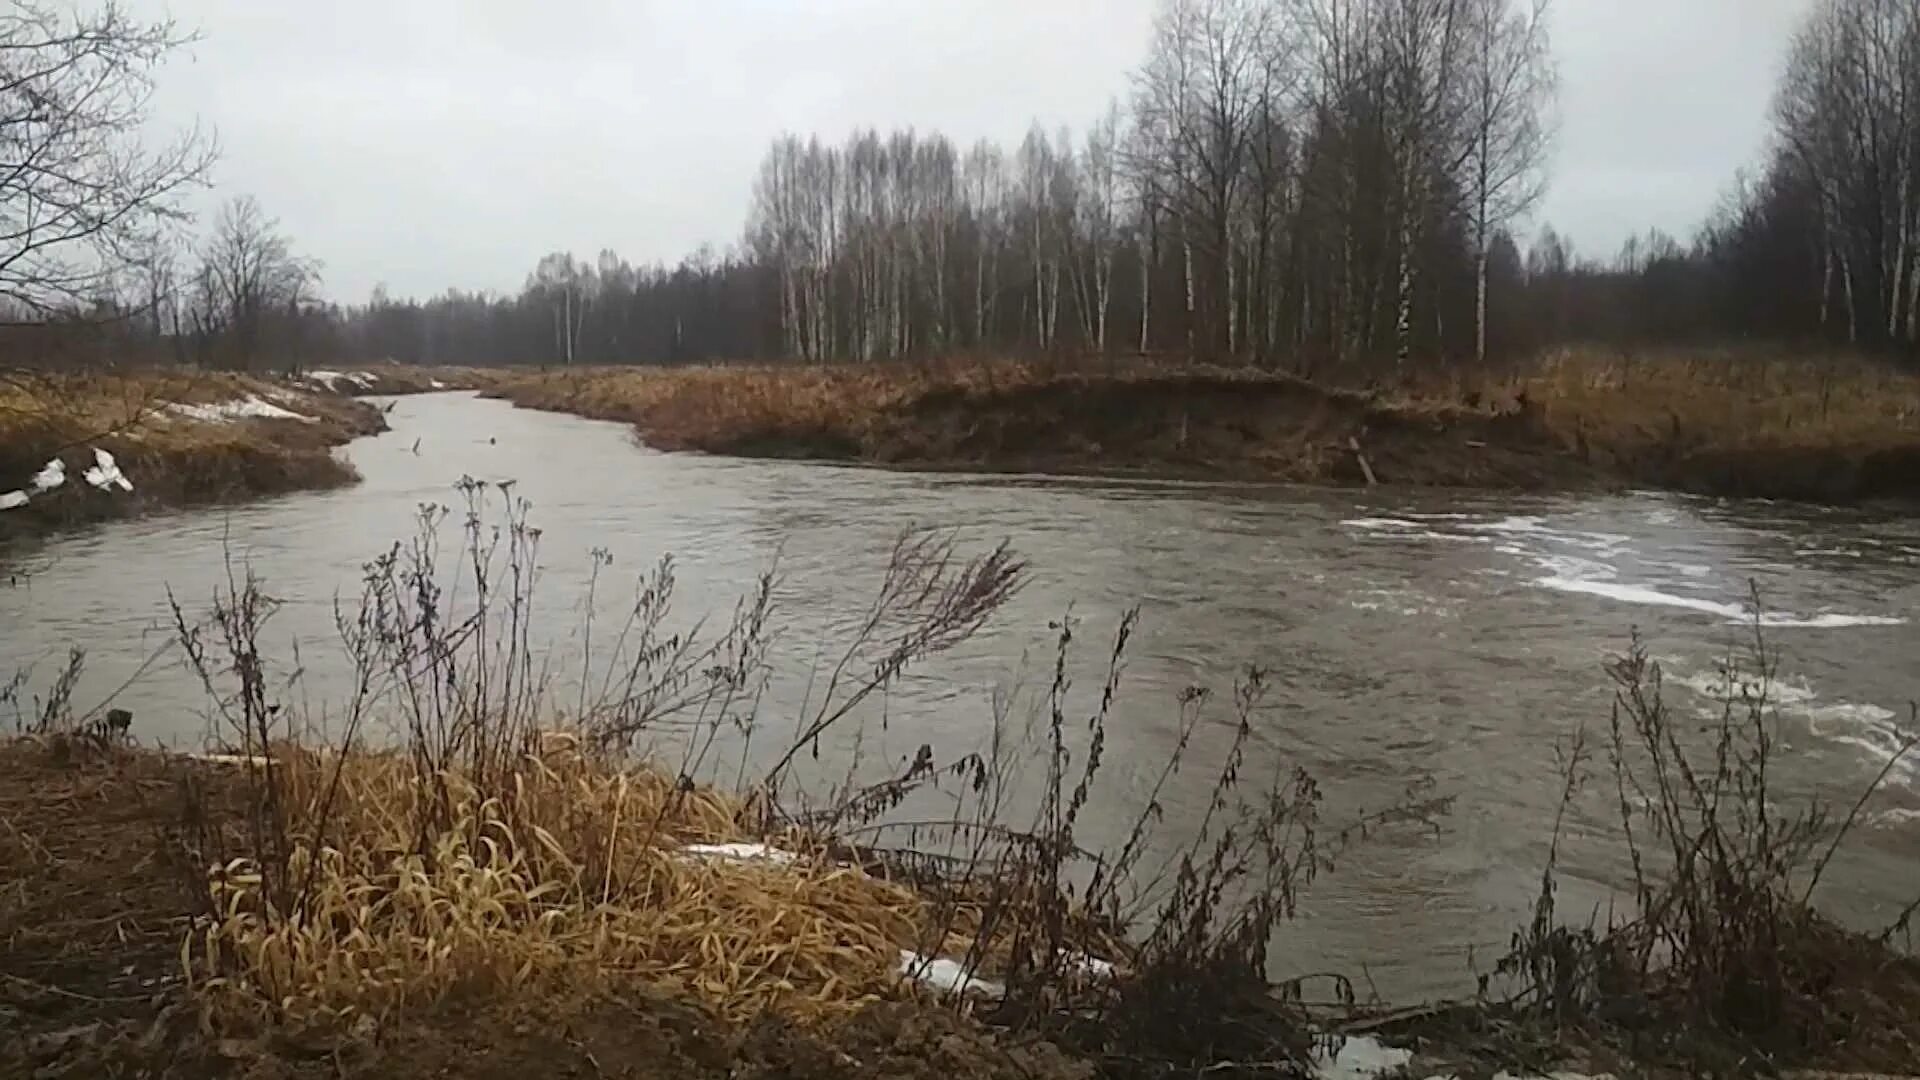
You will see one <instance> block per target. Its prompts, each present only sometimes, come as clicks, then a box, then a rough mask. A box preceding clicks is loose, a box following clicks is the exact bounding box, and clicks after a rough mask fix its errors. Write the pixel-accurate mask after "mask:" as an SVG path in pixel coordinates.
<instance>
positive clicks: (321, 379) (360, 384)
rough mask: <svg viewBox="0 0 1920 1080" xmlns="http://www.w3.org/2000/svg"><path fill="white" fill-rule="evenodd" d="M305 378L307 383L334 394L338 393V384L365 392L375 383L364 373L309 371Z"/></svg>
mask: <svg viewBox="0 0 1920 1080" xmlns="http://www.w3.org/2000/svg"><path fill="white" fill-rule="evenodd" d="M306 378H307V381H308V382H310V383H316V384H318V385H320V386H324V387H326V388H327V389H328V390H331V391H333V392H335V393H339V392H340V384H341V383H343V382H344V383H348V384H351V385H352V386H354V387H356V388H358V389H361V390H366V389H369V388H371V387H372V386H373V385H374V383H375V382H376V381H377V380H375V379H374V377H373V375H372V373H370V372H365V371H309V372H307V375H306Z"/></svg>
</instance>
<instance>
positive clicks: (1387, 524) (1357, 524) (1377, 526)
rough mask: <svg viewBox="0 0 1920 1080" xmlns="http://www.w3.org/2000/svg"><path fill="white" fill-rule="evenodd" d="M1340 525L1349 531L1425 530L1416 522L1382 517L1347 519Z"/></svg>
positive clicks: (1422, 525) (1423, 526)
mask: <svg viewBox="0 0 1920 1080" xmlns="http://www.w3.org/2000/svg"><path fill="white" fill-rule="evenodd" d="M1340 524H1342V525H1345V526H1346V527H1347V528H1349V529H1369V530H1374V531H1378V530H1381V529H1424V528H1426V526H1425V525H1424V524H1422V523H1420V522H1418V521H1408V520H1407V519H1405V518H1383V517H1363V518H1348V519H1347V520H1345V521H1343V522H1341V523H1340Z"/></svg>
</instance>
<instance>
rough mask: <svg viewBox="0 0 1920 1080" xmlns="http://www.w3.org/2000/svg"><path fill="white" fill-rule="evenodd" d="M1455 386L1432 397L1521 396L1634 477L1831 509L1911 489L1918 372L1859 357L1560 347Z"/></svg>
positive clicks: (1919, 445)
mask: <svg viewBox="0 0 1920 1080" xmlns="http://www.w3.org/2000/svg"><path fill="white" fill-rule="evenodd" d="M1451 383H1452V385H1450V386H1446V387H1444V388H1436V390H1437V391H1438V392H1441V393H1446V394H1448V395H1449V396H1458V397H1473V398H1484V399H1496V398H1513V397H1516V396H1519V395H1524V397H1525V400H1526V401H1527V402H1528V403H1529V407H1530V408H1531V409H1532V410H1534V411H1535V412H1537V413H1538V415H1539V416H1540V418H1541V421H1542V424H1543V426H1544V427H1545V428H1546V429H1547V430H1548V431H1550V432H1552V433H1553V434H1554V435H1555V437H1556V438H1557V439H1559V440H1560V442H1561V444H1562V445H1563V446H1565V447H1566V448H1568V449H1570V450H1572V451H1574V452H1575V453H1578V454H1581V455H1585V456H1589V457H1592V458H1594V459H1596V460H1599V461H1601V462H1603V463H1604V464H1606V465H1607V466H1608V467H1609V468H1611V469H1612V470H1614V471H1615V472H1617V473H1619V474H1621V475H1622V476H1624V477H1626V478H1628V479H1630V480H1633V481H1635V482H1641V483H1652V484H1660V485H1666V486H1673V487H1678V488H1683V489H1689V490H1697V491H1702V492H1707V493H1715V494H1732V495H1742V494H1750V495H1765V496H1781V497H1805V498H1810V499H1836V500H1840V499H1848V498H1854V497H1866V496H1874V495H1911V494H1914V493H1915V492H1916V491H1920V485H1917V484H1916V482H1915V480H1914V476H1915V472H1914V468H1913V467H1914V466H1915V465H1916V464H1920V373H1914V372H1910V371H1906V370H1902V369H1899V368H1897V367H1894V366H1892V365H1889V364H1886V363H1882V362H1879V361H1875V360H1871V359H1867V358H1863V357H1858V356H1845V355H1823V356H1807V355H1783V354H1779V353H1773V352H1760V351H1756V350H1752V349H1718V350H1710V349H1698V350H1689V351H1666V352H1656V353H1651V354H1645V355H1635V354H1629V353H1619V352H1604V351H1600V350H1592V349H1583V350H1561V351H1558V352H1556V353H1553V354H1551V355H1549V356H1547V357H1545V358H1543V359H1542V360H1541V361H1540V362H1539V363H1538V364H1537V365H1535V366H1533V367H1531V368H1528V369H1525V370H1524V371H1522V372H1521V373H1519V374H1517V375H1511V376H1506V377H1487V376H1471V375H1470V376H1467V377H1465V378H1461V379H1455V380H1451Z"/></svg>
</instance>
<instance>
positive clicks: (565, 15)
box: [135, 0, 1811, 301]
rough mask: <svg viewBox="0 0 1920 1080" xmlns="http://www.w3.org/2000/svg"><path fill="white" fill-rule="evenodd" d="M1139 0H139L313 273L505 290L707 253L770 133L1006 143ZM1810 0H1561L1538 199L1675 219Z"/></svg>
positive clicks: (1074, 115)
mask: <svg viewBox="0 0 1920 1080" xmlns="http://www.w3.org/2000/svg"><path fill="white" fill-rule="evenodd" d="M1154 3H1155V0H606V2H601V3H592V2H587V0H539V2H533V0H324V2H322V3H319V4H315V3H311V2H306V0H302V2H298V3H296V2H292V0H135V6H136V7H139V8H141V9H142V10H143V11H144V12H145V13H147V14H150V15H157V14H165V13H171V14H172V15H173V16H174V17H176V18H178V19H179V20H180V21H181V22H182V23H183V24H186V25H188V26H193V27H197V28H198V29H199V30H200V31H201V32H202V33H203V34H204V39H203V40H202V41H201V42H200V43H198V44H197V45H195V46H194V47H193V48H192V50H191V54H190V55H188V56H184V57H182V58H181V59H180V60H179V61H178V62H176V63H174V64H172V65H170V66H169V67H168V69H167V70H166V71H165V72H164V73H163V76H162V79H163V82H162V86H161V89H160V92H159V94H158V95H157V101H156V108H157V111H158V113H159V119H161V120H162V121H163V122H167V123H176V124H177V123H186V122H191V121H192V120H193V119H195V118H198V119H199V120H200V121H202V122H203V123H205V124H208V125H210V126H212V127H214V128H215V129H217V130H218V132H219V137H220V142H221V146H222V149H223V155H222V158H221V163H220V167H219V172H218V177H217V179H218V183H219V191H218V192H217V193H215V196H210V197H209V199H208V200H207V202H206V209H208V210H210V209H211V207H212V205H213V203H214V201H216V198H217V197H218V196H224V195H226V194H230V193H239V192H248V193H252V194H253V195H255V196H257V197H258V198H259V199H260V201H261V203H262V205H263V206H264V207H265V208H266V209H267V210H268V212H270V213H272V214H274V215H277V216H278V217H279V218H280V219H281V222H282V224H283V226H284V228H285V230H286V231H287V233H288V234H289V235H290V236H291V237H292V238H293V239H294V241H295V243H296V244H297V246H298V247H299V249H300V250H301V251H303V252H306V253H308V254H311V255H314V256H317V257H318V258H320V259H321V260H322V261H323V262H324V264H325V275H326V287H327V292H328V293H329V294H330V295H332V296H333V297H334V298H335V299H338V300H342V301H360V300H364V299H365V298H366V296H367V295H368V293H369V292H370V291H371V289H372V288H373V286H374V285H375V283H377V282H385V283H386V284H387V285H388V287H389V288H390V289H392V290H393V291H394V292H395V293H397V294H431V293H437V292H440V291H442V290H444V289H446V288H448V287H449V286H457V287H459V288H463V289H498V290H512V289H517V288H518V287H519V286H520V284H521V283H522V281H523V280H524V279H525V277H526V274H527V272H528V271H529V270H530V269H531V268H532V267H533V264H534V263H535V261H537V260H538V259H539V257H540V256H541V255H542V254H543V253H545V252H548V251H553V250H558V249H570V250H572V251H574V252H576V253H578V254H581V255H583V256H591V255H593V254H594V253H596V252H598V251H599V250H600V249H601V248H605V247H611V248H613V249H615V250H616V251H618V252H620V253H621V254H622V255H624V256H626V257H627V258H628V259H630V260H632V261H634V262H644V261H653V260H665V261H673V260H676V259H678V258H679V257H680V256H681V255H683V254H685V253H687V252H688V251H691V250H692V249H693V248H695V247H697V246H699V245H700V244H702V243H711V244H713V245H714V247H715V248H716V249H720V248H724V247H725V246H726V245H727V244H729V243H730V242H732V241H733V240H734V239H735V238H737V237H738V236H739V234H740V231H741V226H742V223H743V221H744V217H745V213H746V208H747V200H748V193H749V191H750V188H751V185H752V181H753V174H754V171H755V168H756V166H757V165H758V162H759V158H760V155H761V153H762V152H763V150H764V149H765V147H766V144H767V143H768V141H769V140H771V139H772V138H773V137H774V136H775V135H777V134H779V133H780V132H782V131H798V132H803V133H805V132H818V133H820V134H822V135H823V136H827V137H830V138H833V139H836V140H837V139H839V138H841V137H843V136H844V135H845V134H846V133H847V132H848V131H849V130H851V129H852V128H853V127H855V126H865V125H873V126H877V127H880V128H882V129H885V128H888V127H894V126H907V125H912V126H914V127H917V128H919V129H921V130H939V131H943V132H945V133H947V134H948V135H950V136H952V137H953V138H955V139H956V140H958V141H961V142H963V143H964V142H971V141H972V140H974V139H976V138H979V137H981V136H989V137H993V138H997V139H1001V140H1004V141H1006V142H1008V143H1013V142H1015V141H1017V140H1018V139H1019V137H1020V136H1021V135H1022V134H1023V133H1024V132H1025V131H1026V129H1027V127H1028V125H1029V124H1030V123H1031V122H1032V121H1034V120H1036V119H1038V120H1039V121H1040V122H1042V123H1043V124H1044V125H1046V126H1047V127H1048V128H1049V129H1050V130H1051V129H1054V128H1057V127H1058V126H1059V125H1062V124H1066V125H1070V126H1071V127H1073V128H1074V129H1075V130H1076V131H1078V130H1082V129H1084V128H1085V127H1086V126H1087V125H1088V124H1089V123H1090V122H1091V121H1092V120H1093V119H1094V118H1096V117H1097V116H1098V115H1100V113H1101V112H1102V111H1103V110H1104V109H1105V107H1106V105H1107V103H1108V101H1109V100H1110V99H1111V98H1113V97H1114V96H1116V95H1121V96H1123V95H1124V94H1125V91H1126V85H1127V72H1128V71H1129V70H1130V69H1131V68H1133V67H1134V66H1135V65H1136V64H1137V63H1138V61H1139V60H1140V57H1141V55H1142V53H1143V51H1144V49H1145V45H1146V39H1147V35H1148V30H1149V24H1150V22H1151V19H1152V12H1153V8H1154ZM1810 5H1811V0H1557V2H1556V4H1555V11H1554V45H1555V52H1556V53H1557V56H1558V62H1559V71H1560V80H1561V95H1560V103H1559V107H1558V110H1557V111H1558V138H1557V142H1556V147H1555V156H1554V164H1553V173H1552V176H1553V181H1552V187H1551V189H1550V194H1549V196H1548V198H1547V200H1546V202H1545V204H1544V206H1543V207H1542V210H1541V214H1540V215H1539V216H1540V217H1541V218H1542V219H1543V220H1549V221H1551V222H1552V223H1553V224H1554V226H1555V227H1556V228H1558V229H1559V230H1560V231H1561V232H1562V233H1564V234H1566V235H1568V236H1570V237H1571V238H1572V239H1573V241H1574V243H1575V245H1576V247H1577V249H1578V250H1579V251H1581V252H1585V253H1590V254H1604V253H1611V252H1612V251H1614V250H1615V249H1617V248H1618V246H1619V245H1620V243H1621V241H1622V240H1624V239H1625V238H1626V237H1627V236H1628V235H1629V234H1631V233H1636V232H1640V231H1644V230H1645V229H1646V228H1647V227H1649V226H1658V227H1660V228H1663V229H1665V230H1667V231H1669V232H1671V233H1673V234H1675V235H1676V236H1681V237H1685V236H1686V235H1688V234H1689V233H1690V232H1691V230H1692V227H1693V225H1694V223H1695V222H1697V221H1698V220H1699V218H1700V217H1701V216H1702V215H1703V214H1704V213H1705V212H1706V211H1707V210H1708V209H1710V208H1711V207H1712V205H1713V204H1714V202H1715V200H1716V199H1717V198H1719V196H1720V195H1721V194H1722V193H1723V192H1724V191H1725V190H1726V188H1727V187H1728V185H1729V184H1730V183H1731V181H1732V179H1733V176H1734V174H1735V171H1736V170H1737V169H1739V168H1741V167H1742V166H1745V165H1748V164H1750V163H1752V162H1753V161H1755V160H1757V156H1758V154H1759V152H1760V150H1761V148H1762V147H1763V146H1764V143H1765V137H1766V118H1767V109H1768V103H1769V99H1770V95H1771V90H1772V83H1773V79H1774V75H1775V74H1776V72H1777V71H1778V69H1779V66H1780V64H1781V62H1782V53H1783V51H1784V48H1785V45H1786V41H1787V38H1788V36H1789V35H1790V34H1791V33H1792V30H1793V27H1794V25H1795V24H1796V23H1797V21H1798V19H1799V18H1800V16H1801V15H1802V14H1803V13H1804V12H1805V11H1806V10H1807V9H1808V8H1809V7H1810Z"/></svg>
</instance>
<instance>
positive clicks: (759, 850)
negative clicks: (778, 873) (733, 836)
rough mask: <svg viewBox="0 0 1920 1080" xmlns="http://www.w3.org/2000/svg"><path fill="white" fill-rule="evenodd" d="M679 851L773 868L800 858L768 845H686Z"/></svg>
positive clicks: (792, 862)
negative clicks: (771, 865) (769, 865)
mask: <svg viewBox="0 0 1920 1080" xmlns="http://www.w3.org/2000/svg"><path fill="white" fill-rule="evenodd" d="M680 851H681V853H682V854H685V855H692V856H694V857H695V858H701V859H722V860H725V861H727V862H764V863H771V864H773V865H774V866H791V865H793V864H794V863H795V862H798V861H799V859H800V856H798V855H795V854H794V853H793V852H791V851H782V850H780V849H779V848H777V847H773V846H771V845H768V844H688V845H686V846H685V847H683V848H681V849H680Z"/></svg>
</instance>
